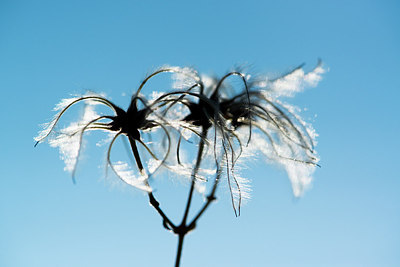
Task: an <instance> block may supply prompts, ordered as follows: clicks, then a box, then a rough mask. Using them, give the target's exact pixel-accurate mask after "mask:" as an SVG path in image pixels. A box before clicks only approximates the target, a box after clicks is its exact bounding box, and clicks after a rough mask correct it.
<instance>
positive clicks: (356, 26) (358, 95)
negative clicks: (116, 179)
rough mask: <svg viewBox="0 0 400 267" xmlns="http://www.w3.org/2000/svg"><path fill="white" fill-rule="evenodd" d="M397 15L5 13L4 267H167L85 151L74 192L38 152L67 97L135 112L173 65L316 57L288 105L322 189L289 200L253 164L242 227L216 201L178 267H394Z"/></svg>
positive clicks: (0, 246) (157, 243) (308, 5)
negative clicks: (307, 122) (145, 85)
mask: <svg viewBox="0 0 400 267" xmlns="http://www.w3.org/2000/svg"><path fill="white" fill-rule="evenodd" d="M399 13H400V4H399V3H398V1H389V0H388V1H329V2H328V1H308V0H307V1H279V3H278V1H275V3H272V1H147V2H145V1H74V0H73V1H10V0H2V1H1V2H0V89H1V95H2V97H1V101H2V103H1V105H0V113H1V116H2V118H3V123H2V126H1V129H2V132H1V139H0V140H1V141H0V148H1V151H2V153H1V156H0V159H1V161H0V162H1V163H0V164H1V165H0V166H1V169H0V266H5V267H19V266H40V267H45V266H49V267H50V266H98V267H100V266H172V265H173V262H174V259H175V250H176V242H177V241H176V237H175V236H174V235H172V234H171V233H169V232H167V231H165V230H164V229H163V228H162V226H161V220H160V218H159V216H158V215H157V214H156V213H155V211H154V210H153V209H152V208H151V207H150V206H149V205H148V203H147V197H146V195H145V194H143V193H141V192H139V191H138V190H136V189H133V188H132V189H131V188H129V187H127V186H122V185H115V184H114V183H113V182H112V181H109V180H110V179H111V178H110V179H105V178H104V175H103V174H104V173H103V169H102V167H100V168H99V166H101V164H102V163H103V162H104V151H103V150H101V149H99V148H96V146H95V145H94V142H93V143H91V142H90V138H88V151H87V152H86V153H85V154H84V157H83V158H82V162H81V164H80V168H79V170H78V173H77V184H76V185H74V184H73V183H72V182H71V177H70V175H69V174H68V173H66V172H64V171H63V162H62V161H61V160H60V159H59V155H58V151H57V150H55V149H53V148H51V147H49V146H48V145H47V144H42V145H39V146H38V147H36V148H33V145H34V141H33V137H34V136H36V134H37V132H38V131H39V126H38V125H39V124H41V123H43V122H46V121H48V120H49V118H51V116H52V115H53V113H52V108H53V107H54V105H55V104H56V103H58V101H59V100H60V99H62V98H65V97H68V96H70V95H71V94H74V93H78V94H79V93H84V92H85V91H86V90H88V89H90V90H94V91H98V92H105V93H106V94H107V95H108V96H110V97H111V98H112V99H113V101H114V102H115V103H117V104H119V105H120V106H123V107H126V105H127V104H128V102H129V96H130V95H131V93H132V92H133V91H134V90H135V88H137V86H138V85H139V83H140V82H141V80H142V79H143V78H144V77H145V75H146V74H148V73H149V72H150V71H151V70H153V69H154V68H156V67H158V66H161V65H164V64H169V65H178V66H193V67H195V68H197V69H198V70H199V71H201V72H204V73H208V74H216V75H220V76H221V75H224V74H225V73H226V71H228V70H230V69H231V68H232V67H233V66H235V65H238V64H239V65H240V64H246V65H249V66H251V69H252V70H253V71H254V72H262V73H284V72H286V71H288V70H290V69H291V68H293V67H296V66H298V65H299V64H301V63H306V65H305V68H306V69H312V67H314V66H315V64H316V63H317V60H318V58H322V60H323V61H324V63H325V66H326V67H328V68H329V71H328V72H327V73H326V74H324V78H323V80H322V81H321V82H320V84H319V86H318V87H317V88H311V89H308V90H306V91H305V92H303V93H301V94H299V95H298V96H297V97H296V98H294V99H290V102H291V103H293V104H296V105H298V106H300V107H303V108H307V112H306V113H305V115H306V118H312V119H311V121H313V125H314V128H315V129H316V130H317V132H318V133H319V137H318V146H317V150H318V152H319V155H320V156H321V162H320V164H321V165H322V168H320V169H318V170H317V171H316V173H315V180H314V182H313V186H312V189H311V190H308V191H307V192H306V193H305V195H304V197H303V198H301V199H295V198H294V197H293V195H292V192H291V188H290V183H289V180H288V178H287V177H286V174H285V173H284V172H283V171H282V170H279V169H276V168H274V167H271V166H268V165H265V164H264V163H263V162H262V161H260V162H258V163H257V164H256V163H254V164H252V165H251V166H250V167H251V168H250V170H249V171H247V172H246V173H245V174H246V175H247V177H249V178H251V180H252V188H253V192H252V199H251V200H250V202H248V203H247V204H246V205H245V206H244V207H242V215H241V216H240V217H239V218H235V216H234V213H233V211H232V208H231V206H230V200H229V194H228V193H227V192H224V190H221V191H219V193H220V194H219V195H218V196H219V201H218V202H217V203H214V204H213V205H212V206H211V208H210V209H209V210H208V211H207V213H206V214H205V215H204V217H202V218H201V220H200V221H199V224H198V228H197V229H196V230H195V231H193V232H192V233H191V234H190V235H189V236H188V237H187V238H186V240H185V247H184V251H183V259H182V264H183V266H400V253H399V251H400V227H399V225H400V194H399V188H400V175H399V171H398V168H397V167H398V166H397V165H398V164H399V156H398V154H399V152H398V151H399V149H400V142H399V134H400V122H399V116H398V115H399V111H398V99H399V97H400V93H399V92H400V79H399V73H400V67H399V66H400V64H399V62H400V49H399V47H400V31H399V29H400V17H399ZM314 115H317V116H316V117H315V116H314ZM165 183H166V184H172V185H167V186H166V188H167V187H168V186H169V187H168V188H169V190H168V191H162V190H159V191H157V192H156V193H157V194H158V196H159V198H160V200H161V202H162V204H163V205H164V206H165V209H166V211H167V212H168V213H170V214H172V217H173V218H175V217H174V216H176V218H179V217H180V216H181V214H182V212H183V204H182V203H181V202H180V201H179V199H178V198H177V197H176V196H177V195H179V194H186V193H184V192H186V190H187V187H184V186H182V185H181V183H180V182H174V181H169V180H167V179H165ZM178 192H179V193H178ZM196 201H199V199H196Z"/></svg>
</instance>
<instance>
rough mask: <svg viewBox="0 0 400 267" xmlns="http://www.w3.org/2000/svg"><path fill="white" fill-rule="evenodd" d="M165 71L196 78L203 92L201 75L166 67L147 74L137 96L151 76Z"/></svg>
mask: <svg viewBox="0 0 400 267" xmlns="http://www.w3.org/2000/svg"><path fill="white" fill-rule="evenodd" d="M164 72H172V73H181V74H184V75H186V76H188V77H190V78H192V79H193V80H195V81H196V82H197V83H199V84H200V88H201V92H202V91H203V88H204V85H203V83H202V82H201V80H200V78H199V77H197V76H195V75H193V76H191V75H188V74H186V73H185V72H183V71H178V70H176V69H172V68H165V69H160V70H158V71H155V72H153V73H152V74H150V75H149V76H147V77H146V78H145V79H144V80H143V82H142V83H141V84H140V86H139V88H138V90H137V91H136V94H135V97H136V96H138V95H139V93H140V91H141V90H142V89H143V87H144V85H145V84H146V83H147V82H148V81H149V80H150V79H151V78H153V77H154V76H156V75H158V74H160V73H164ZM133 101H136V100H133Z"/></svg>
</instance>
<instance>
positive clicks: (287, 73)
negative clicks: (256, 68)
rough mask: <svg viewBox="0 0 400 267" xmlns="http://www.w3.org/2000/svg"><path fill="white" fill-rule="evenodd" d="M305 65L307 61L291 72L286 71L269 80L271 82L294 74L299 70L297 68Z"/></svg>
mask: <svg viewBox="0 0 400 267" xmlns="http://www.w3.org/2000/svg"><path fill="white" fill-rule="evenodd" d="M304 65H306V63H302V64H300V65H299V66H297V67H296V68H294V69H292V70H290V71H289V72H286V73H285V74H283V75H281V76H279V77H278V78H274V79H270V80H268V81H269V82H275V81H277V80H279V79H282V78H284V77H286V76H289V75H291V74H293V73H294V72H295V71H297V70H299V69H301V68H303V67H304ZM318 66H319V65H318Z"/></svg>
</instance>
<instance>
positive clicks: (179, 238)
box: [175, 234, 185, 267]
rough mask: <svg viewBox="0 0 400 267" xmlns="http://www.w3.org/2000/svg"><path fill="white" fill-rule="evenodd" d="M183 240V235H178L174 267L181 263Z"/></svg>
mask: <svg viewBox="0 0 400 267" xmlns="http://www.w3.org/2000/svg"><path fill="white" fill-rule="evenodd" d="M184 238H185V235H184V234H182V235H178V250H177V253H176V261H175V267H179V264H180V262H181V255H182V248H183V239H184Z"/></svg>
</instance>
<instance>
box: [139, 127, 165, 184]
mask: <svg viewBox="0 0 400 267" xmlns="http://www.w3.org/2000/svg"><path fill="white" fill-rule="evenodd" d="M152 122H153V123H155V124H157V125H158V126H160V127H161V128H162V129H163V131H164V132H165V134H166V136H167V139H168V148H167V152H166V153H165V155H164V157H163V159H162V160H161V162H160V164H159V165H158V166H157V167H156V168H155V169H154V171H153V172H152V173H149V177H150V176H151V175H152V174H153V173H155V172H156V171H157V170H158V169H159V168H160V167H161V166H162V165H164V164H165V161H166V160H167V158H168V156H169V153H170V151H171V136H170V135H169V133H168V130H167V129H166V128H165V126H164V125H162V124H161V123H159V122H156V121H152ZM137 141H138V142H139V143H140V144H141V145H142V146H143V147H144V148H145V149H146V150H147V152H149V154H150V156H151V157H153V158H154V159H155V160H158V158H157V156H156V155H155V154H154V153H153V152H152V151H151V149H150V148H149V147H148V146H147V145H146V144H145V143H144V142H143V141H142V140H137Z"/></svg>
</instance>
